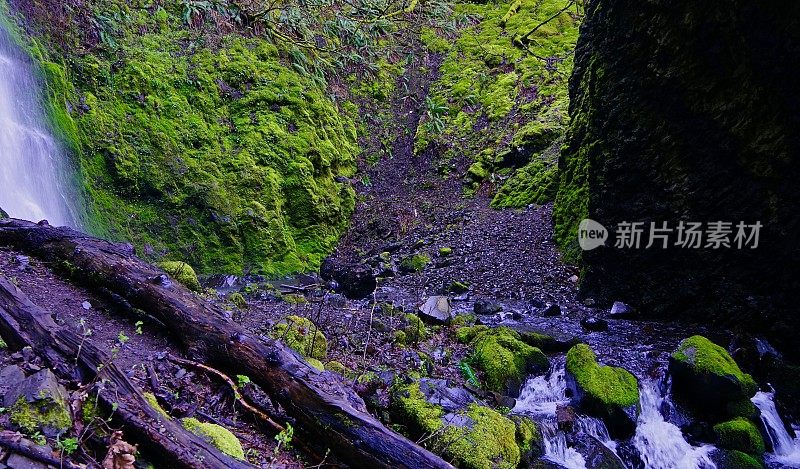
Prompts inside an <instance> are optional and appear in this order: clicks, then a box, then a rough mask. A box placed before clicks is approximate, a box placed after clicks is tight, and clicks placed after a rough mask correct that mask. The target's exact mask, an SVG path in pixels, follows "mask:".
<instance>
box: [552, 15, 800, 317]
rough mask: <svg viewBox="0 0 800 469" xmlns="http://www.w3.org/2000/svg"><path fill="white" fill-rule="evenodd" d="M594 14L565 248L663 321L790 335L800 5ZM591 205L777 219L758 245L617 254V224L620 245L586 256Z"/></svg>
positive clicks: (796, 256) (656, 217)
mask: <svg viewBox="0 0 800 469" xmlns="http://www.w3.org/2000/svg"><path fill="white" fill-rule="evenodd" d="M586 10H587V12H586V13H587V15H586V20H585V22H584V24H583V26H582V29H581V37H580V39H579V42H578V47H577V50H576V57H575V70H574V73H573V76H572V79H571V82H570V98H571V108H570V115H571V118H572V122H571V128H570V130H569V133H568V136H567V141H566V144H565V147H564V149H563V151H562V156H561V160H560V167H561V169H562V175H561V185H560V188H559V194H558V198H557V201H556V207H555V223H556V237H557V239H558V241H559V243H560V244H561V246H562V249H563V251H564V253H565V255H566V256H567V257H568V258H571V259H573V260H580V262H581V263H582V265H584V266H585V271H584V276H583V279H582V288H583V293H584V294H585V295H586V296H590V297H594V298H595V299H601V300H607V301H611V300H623V301H629V302H631V303H634V304H637V305H639V306H640V307H641V308H642V309H643V311H644V312H645V313H649V314H652V315H656V316H669V317H675V316H685V317H689V318H692V319H696V320H708V319H711V320H714V321H716V322H721V323H723V324H725V323H730V324H742V325H743V326H744V327H747V328H750V330H755V329H752V328H751V326H752V325H755V326H756V327H758V328H760V329H759V330H762V331H766V330H770V331H772V332H778V333H785V332H786V331H787V330H790V329H791V328H792V327H794V326H795V325H796V324H797V323H798V322H800V321H798V316H800V314H798V312H797V311H796V309H795V306H794V304H793V300H792V298H791V297H792V296H793V294H795V293H800V286H799V284H798V274H800V263H798V260H800V235H798V230H800V226H798V219H800V210H799V209H800V203H798V200H800V195H798V193H799V192H800V185H799V184H798V158H800V156H798V155H799V154H800V138H798V132H799V131H800V86H798V85H799V84H800V81H799V80H798V77H800V3H798V2H778V1H760V2H754V1H741V0H734V1H724V2H723V1H716V0H715V1H702V2H700V1H686V0H678V1H674V0H672V1H665V0H636V1H633V0H594V1H591V2H589V3H588V4H587V5H586ZM587 215H588V217H589V218H592V219H594V220H597V221H599V222H601V223H602V224H603V225H605V226H606V227H609V228H614V227H616V226H617V224H618V223H619V222H622V221H641V222H645V223H647V224H648V226H649V222H651V221H656V222H662V221H667V222H669V226H670V227H673V228H675V227H677V223H678V221H679V220H686V221H699V222H704V223H707V222H714V221H730V222H734V224H735V223H736V222H739V221H745V222H748V223H753V222H756V221H761V222H762V223H763V224H764V225H765V227H764V228H762V230H761V232H760V246H759V247H758V248H757V249H753V250H750V249H747V250H737V249H722V250H711V249H691V250H690V249H681V248H675V247H672V248H670V249H666V250H663V249H652V248H651V249H649V250H647V249H644V248H643V247H642V248H640V249H616V248H614V247H613V244H614V234H613V233H612V234H611V239H610V240H609V245H610V246H611V247H601V248H598V249H595V250H592V251H586V252H581V251H580V249H579V248H578V247H577V225H578V223H579V222H580V220H581V219H582V218H584V217H586V216H587ZM734 231H735V227H734ZM646 236H647V233H645V235H644V237H645V239H644V241H643V245H646ZM672 239H673V241H674V240H675V239H676V238H675V234H674V233H673V238H672ZM795 304H796V303H795Z"/></svg>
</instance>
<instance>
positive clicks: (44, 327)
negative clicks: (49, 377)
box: [0, 275, 254, 469]
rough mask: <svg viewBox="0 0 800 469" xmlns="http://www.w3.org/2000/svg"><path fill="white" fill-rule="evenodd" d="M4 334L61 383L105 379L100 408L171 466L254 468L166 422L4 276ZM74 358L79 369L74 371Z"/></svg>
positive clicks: (109, 364)
mask: <svg viewBox="0 0 800 469" xmlns="http://www.w3.org/2000/svg"><path fill="white" fill-rule="evenodd" d="M0 332H2V336H3V338H4V339H5V340H6V341H7V342H8V343H9V344H10V345H11V346H12V347H15V348H21V347H24V346H31V347H32V348H33V349H34V350H36V351H37V352H38V353H39V354H40V355H41V356H42V357H43V358H44V359H45V360H46V361H47V362H48V363H49V365H50V366H51V367H52V368H53V369H54V370H55V371H56V374H58V375H59V376H60V377H61V378H64V379H69V380H74V381H78V382H84V383H85V382H89V381H91V380H92V379H94V378H95V377H96V376H99V377H100V378H102V379H104V380H107V384H106V385H105V386H103V387H101V388H100V389H99V390H98V398H99V402H100V403H101V405H103V406H104V407H105V408H106V409H107V410H109V411H111V409H112V408H113V409H114V410H113V414H114V417H115V418H116V419H117V420H118V421H119V422H121V423H122V424H123V425H124V426H125V428H126V429H127V430H128V431H129V432H130V433H131V435H132V436H133V437H134V438H135V440H136V441H138V442H140V443H141V444H142V445H143V446H144V447H146V448H147V449H149V450H150V451H152V452H153V453H154V454H157V455H159V456H160V457H161V458H162V459H163V461H165V462H169V463H171V464H172V465H173V466H172V467H186V468H198V469H201V468H219V469H224V468H234V469H245V468H251V467H254V466H252V465H250V464H248V463H246V462H243V461H239V460H236V459H234V458H232V457H230V456H227V455H225V454H223V453H222V452H220V451H219V450H217V449H216V448H214V447H213V446H212V445H211V444H210V443H208V442H206V441H205V440H203V439H202V438H200V437H198V436H196V435H194V434H193V433H191V432H190V431H188V430H186V429H185V428H183V427H182V426H181V425H180V424H178V423H177V421H173V420H171V419H167V418H164V417H163V416H162V415H161V414H160V413H159V411H158V410H156V409H155V408H153V407H152V406H151V405H150V404H149V403H148V402H147V400H146V399H145V397H144V395H143V394H142V392H141V391H140V390H139V389H137V388H136V386H134V384H133V383H131V381H130V380H129V379H128V377H127V376H126V375H125V373H123V372H122V371H121V370H120V369H119V368H117V367H116V365H114V363H113V361H112V360H110V359H109V357H108V356H107V355H106V354H105V353H104V352H102V351H101V350H99V349H98V348H97V347H95V346H94V345H92V344H91V343H89V342H86V341H83V340H82V339H81V338H79V337H78V336H77V335H76V334H74V333H72V332H70V331H68V330H66V329H65V328H63V327H61V326H59V325H58V324H56V323H55V321H53V317H52V315H51V314H50V313H49V312H47V311H45V310H43V309H42V308H40V307H38V306H37V305H35V304H34V303H33V302H31V300H30V299H28V297H27V296H26V295H25V294H24V293H23V292H22V291H21V290H19V289H18V288H17V287H16V286H14V285H13V284H12V283H11V282H9V281H8V280H7V279H6V278H5V277H3V276H2V275H0ZM75 357H77V359H78V367H75V366H74V365H75V360H76V359H75ZM98 369H100V371H99V372H98V371H97V370H98Z"/></svg>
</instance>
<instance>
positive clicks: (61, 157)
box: [0, 18, 77, 226]
mask: <svg viewBox="0 0 800 469" xmlns="http://www.w3.org/2000/svg"><path fill="white" fill-rule="evenodd" d="M40 98H41V96H40V94H39V82H38V80H37V79H36V75H35V70H34V68H33V65H32V64H31V61H30V59H29V57H27V55H26V54H25V53H24V51H22V50H21V49H20V48H19V47H18V46H17V44H16V43H15V42H14V40H13V39H12V37H11V35H10V34H9V33H8V31H7V30H6V29H5V26H4V25H3V21H2V18H0V208H2V209H3V210H5V211H6V212H7V213H8V214H9V215H10V216H12V217H16V218H24V219H28V220H33V221H39V220H42V219H47V220H48V221H49V222H50V223H51V224H52V225H69V226H76V225H77V217H76V216H75V215H74V214H73V213H72V212H71V210H70V206H71V203H70V200H71V199H72V198H71V197H69V196H68V195H67V194H68V193H69V192H68V191H67V190H66V188H68V187H69V186H70V185H69V184H67V180H68V176H67V171H66V164H65V163H66V155H65V152H64V151H63V149H62V148H61V145H60V144H59V142H58V141H57V140H56V139H55V138H54V136H53V135H52V133H51V132H50V130H49V126H48V124H47V119H46V118H45V116H46V113H45V112H44V109H43V107H42V101H41V99H40Z"/></svg>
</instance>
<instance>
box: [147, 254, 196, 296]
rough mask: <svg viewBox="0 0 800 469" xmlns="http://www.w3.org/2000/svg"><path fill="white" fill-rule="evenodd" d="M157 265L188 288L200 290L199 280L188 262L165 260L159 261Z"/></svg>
mask: <svg viewBox="0 0 800 469" xmlns="http://www.w3.org/2000/svg"><path fill="white" fill-rule="evenodd" d="M158 266H159V267H161V268H162V269H163V270H164V272H166V273H167V274H168V275H169V276H170V277H172V278H174V279H175V280H177V281H178V282H180V283H181V284H183V286H185V287H186V288H188V289H189V290H193V291H200V290H201V287H200V282H199V281H198V280H197V274H196V273H195V272H194V269H192V266H190V265H189V264H187V263H185V262H180V261H166V262H159V264H158Z"/></svg>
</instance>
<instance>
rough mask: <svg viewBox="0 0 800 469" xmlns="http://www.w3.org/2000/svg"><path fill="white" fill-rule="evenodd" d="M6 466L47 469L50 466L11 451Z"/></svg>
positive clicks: (21, 468) (19, 468)
mask: <svg viewBox="0 0 800 469" xmlns="http://www.w3.org/2000/svg"><path fill="white" fill-rule="evenodd" d="M6 466H8V468H9V469H48V468H49V467H50V466H48V465H47V464H45V463H41V462H39V461H34V460H33V459H30V458H26V457H25V456H23V455H21V454H17V453H13V454H12V455H11V456H9V457H8V461H6Z"/></svg>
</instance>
